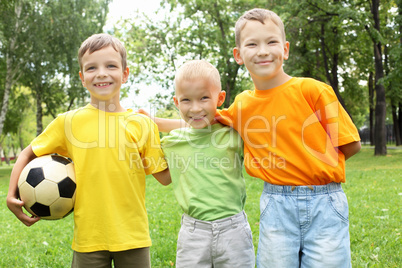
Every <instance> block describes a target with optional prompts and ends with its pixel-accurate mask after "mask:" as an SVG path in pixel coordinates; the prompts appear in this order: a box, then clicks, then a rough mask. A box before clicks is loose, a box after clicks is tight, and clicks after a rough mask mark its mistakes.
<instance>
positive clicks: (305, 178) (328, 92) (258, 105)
mask: <svg viewBox="0 0 402 268" xmlns="http://www.w3.org/2000/svg"><path fill="white" fill-rule="evenodd" d="M217 118H218V120H219V121H220V122H221V123H223V124H226V125H230V126H232V127H233V128H234V129H236V130H237V131H238V132H239V134H240V135H241V137H242V138H243V141H244V165H245V167H246V170H247V172H248V173H249V174H250V175H251V176H254V177H257V178H260V179H262V180H264V181H266V182H269V183H271V184H276V185H323V184H328V183H330V182H345V157H344V155H343V154H342V152H340V151H338V150H337V147H338V146H341V145H345V144H348V143H351V142H354V141H359V140H360V137H359V134H358V131H357V129H356V127H355V125H354V124H353V122H352V120H351V119H350V117H349V115H348V114H347V113H346V111H345V110H344V109H343V107H342V106H341V105H340V103H339V102H338V99H337V97H336V95H335V93H334V91H333V89H332V88H331V87H330V86H328V85H326V84H324V83H322V82H319V81H317V80H314V79H310V78H292V79H290V80H289V81H288V82H286V83H284V84H283V85H281V86H279V87H276V88H272V89H268V90H257V89H255V90H254V91H244V92H242V93H241V94H239V95H238V96H237V97H236V99H235V101H234V103H233V104H232V105H231V106H230V107H229V108H228V109H224V110H221V111H218V116H217Z"/></svg>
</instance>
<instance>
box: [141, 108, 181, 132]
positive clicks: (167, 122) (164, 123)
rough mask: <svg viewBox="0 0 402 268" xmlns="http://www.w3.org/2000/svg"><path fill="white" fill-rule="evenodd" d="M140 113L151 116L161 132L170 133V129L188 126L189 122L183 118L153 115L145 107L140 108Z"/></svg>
mask: <svg viewBox="0 0 402 268" xmlns="http://www.w3.org/2000/svg"><path fill="white" fill-rule="evenodd" d="M138 113H141V114H143V115H146V116H148V117H149V118H151V119H152V121H154V122H155V124H156V125H157V126H158V130H159V131H160V132H167V133H169V132H170V131H172V130H174V129H178V128H183V127H188V125H187V123H186V122H185V121H184V120H182V119H166V118H160V117H155V116H151V115H150V114H149V113H148V112H147V111H145V110H144V109H139V110H138Z"/></svg>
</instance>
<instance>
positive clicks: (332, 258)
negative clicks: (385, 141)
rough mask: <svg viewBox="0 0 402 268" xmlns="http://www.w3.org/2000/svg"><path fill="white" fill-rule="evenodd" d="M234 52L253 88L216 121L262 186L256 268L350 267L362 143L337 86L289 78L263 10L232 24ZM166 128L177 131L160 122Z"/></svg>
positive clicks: (279, 35) (283, 48) (273, 21)
mask: <svg viewBox="0 0 402 268" xmlns="http://www.w3.org/2000/svg"><path fill="white" fill-rule="evenodd" d="M235 34H236V47H235V48H234V50H233V55H234V58H235V60H236V62H237V63H238V64H244V65H245V66H246V68H247V70H248V71H249V73H250V76H251V78H252V80H253V83H254V86H255V90H253V91H244V92H242V93H241V94H239V95H238V96H237V97H236V99H235V101H234V103H233V104H232V105H231V106H230V107H229V108H228V109H224V110H222V111H218V114H217V118H218V120H219V121H220V122H221V123H223V124H227V125H230V126H232V127H233V128H235V129H236V130H237V131H238V132H239V134H240V135H241V136H242V138H243V141H244V165H245V167H246V170H247V172H248V173H249V174H250V175H251V176H254V177H258V178H260V179H262V180H263V181H264V190H263V193H262V195H261V201H260V209H261V216H260V234H259V245H258V253H257V267H260V268H263V267H305V268H307V267H309V268H310V267H350V266H351V256H350V238H349V219H348V203H347V199H346V196H345V194H344V192H343V190H342V186H341V183H342V182H345V160H346V159H348V158H350V157H351V156H353V155H354V154H356V153H357V152H358V151H359V150H360V147H361V145H360V138H359V134H358V131H357V129H356V127H355V126H354V124H353V122H352V121H351V119H350V117H349V116H348V114H347V113H346V112H345V110H344V109H343V108H342V106H341V105H340V104H339V101H338V100H337V97H336V95H335V94H334V92H333V90H332V88H331V87H330V86H328V85H326V84H324V83H322V82H319V81H317V80H314V79H309V78H296V77H291V76H289V75H288V74H286V73H285V72H284V70H283V67H282V65H283V61H284V60H286V59H288V57H289V42H287V41H286V36H285V30H284V25H283V22H282V21H281V19H280V18H279V16H278V15H277V14H275V13H274V12H272V11H269V10H266V9H253V10H250V11H248V12H246V13H245V14H244V15H243V16H241V17H240V19H239V20H238V21H237V23H236V26H235ZM155 122H156V123H157V124H158V126H159V128H160V129H161V130H162V131H168V130H170V129H173V128H176V127H179V125H180V124H181V123H179V122H177V123H174V122H172V121H166V120H163V119H159V118H157V119H155Z"/></svg>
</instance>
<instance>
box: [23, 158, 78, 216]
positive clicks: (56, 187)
mask: <svg viewBox="0 0 402 268" xmlns="http://www.w3.org/2000/svg"><path fill="white" fill-rule="evenodd" d="M75 188H76V183H75V173H74V164H73V162H72V161H70V160H69V159H67V158H65V157H62V156H59V155H44V156H41V157H37V158H35V159H34V160H32V161H31V162H29V163H28V165H26V166H25V167H24V169H23V170H22V172H21V175H20V177H19V179H18V190H19V194H20V198H21V200H22V201H24V207H25V209H26V210H27V211H28V212H30V213H31V214H32V215H35V216H39V217H41V218H42V219H46V220H57V219H61V218H64V217H66V216H67V215H68V214H70V213H71V212H72V211H73V209H74V201H75Z"/></svg>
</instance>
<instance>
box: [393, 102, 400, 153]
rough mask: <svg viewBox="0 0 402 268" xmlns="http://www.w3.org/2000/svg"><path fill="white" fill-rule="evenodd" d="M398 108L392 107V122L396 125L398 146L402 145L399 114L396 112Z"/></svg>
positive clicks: (395, 131)
mask: <svg viewBox="0 0 402 268" xmlns="http://www.w3.org/2000/svg"><path fill="white" fill-rule="evenodd" d="M396 110H397V107H396V106H395V105H392V122H393V124H394V133H395V143H396V146H399V145H401V134H400V128H399V120H398V113H397V112H396Z"/></svg>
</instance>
